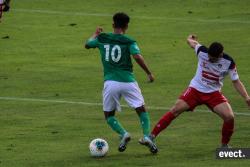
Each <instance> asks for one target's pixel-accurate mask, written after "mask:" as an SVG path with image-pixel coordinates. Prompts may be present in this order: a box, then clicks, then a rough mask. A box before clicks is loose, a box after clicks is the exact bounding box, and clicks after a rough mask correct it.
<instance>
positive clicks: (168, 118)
mask: <svg viewBox="0 0 250 167" xmlns="http://www.w3.org/2000/svg"><path fill="white" fill-rule="evenodd" d="M174 119H175V116H174V115H173V114H172V113H171V112H167V113H166V114H164V115H163V116H162V117H161V119H160V121H159V122H158V123H157V124H156V125H155V127H154V129H153V131H152V132H151V134H152V135H154V136H155V137H156V136H157V135H158V134H159V133H160V132H161V131H162V130H164V129H165V128H166V127H167V126H168V125H169V124H170V123H171V122H172V120H174Z"/></svg>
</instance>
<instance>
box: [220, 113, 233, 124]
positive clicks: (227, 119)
mask: <svg viewBox="0 0 250 167" xmlns="http://www.w3.org/2000/svg"><path fill="white" fill-rule="evenodd" d="M223 120H224V121H225V122H229V121H234V114H233V113H230V114H227V115H225V116H224V117H223Z"/></svg>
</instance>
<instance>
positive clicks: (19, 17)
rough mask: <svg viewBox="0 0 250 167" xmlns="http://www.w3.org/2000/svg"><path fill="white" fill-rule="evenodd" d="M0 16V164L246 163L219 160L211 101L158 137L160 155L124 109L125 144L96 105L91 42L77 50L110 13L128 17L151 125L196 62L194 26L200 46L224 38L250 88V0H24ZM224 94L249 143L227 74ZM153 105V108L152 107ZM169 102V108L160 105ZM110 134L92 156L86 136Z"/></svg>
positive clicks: (96, 63)
mask: <svg viewBox="0 0 250 167" xmlns="http://www.w3.org/2000/svg"><path fill="white" fill-rule="evenodd" d="M11 5H12V6H11V11H10V12H9V13H6V14H4V16H3V18H2V22H1V23H0V127H1V130H0V133H1V135H0V166H3V167H32V166H36V167H38V166H53V167H63V166H65V167H69V166H72V167H74V166H75V167H78V166H90V167H92V166H110V167H111V166H114V167H116V166H126V167H128V166H178V167H179V166H227V167H229V166H249V165H250V162H249V160H216V159H215V149H216V147H217V146H219V140H220V129H221V124H222V121H221V120H220V119H219V117H217V116H216V115H215V114H211V113H208V112H206V111H208V109H207V108H205V107H200V108H197V110H196V112H195V113H186V114H183V115H182V116H180V117H179V118H178V119H177V120H175V121H174V122H173V123H172V124H171V126H170V127H169V128H168V129H167V130H165V131H164V132H163V133H161V134H160V136H159V137H158V138H157V141H156V142H157V145H158V147H159V154H158V155H156V156H152V155H151V154H150V153H149V151H148V150H147V149H146V148H144V147H142V146H140V145H139V144H137V140H138V138H139V137H141V134H142V133H141V129H140V125H139V120H138V118H137V117H136V114H135V112H134V111H133V110H131V109H129V108H123V112H122V113H117V117H118V118H119V120H120V121H121V123H122V124H123V125H124V127H125V128H126V129H127V130H128V131H129V132H130V133H131V134H132V137H133V139H132V141H131V143H130V144H129V146H128V148H127V150H126V152H124V153H119V152H118V151H117V146H118V137H117V135H116V134H115V133H114V132H113V131H111V129H110V128H109V127H108V126H107V124H106V123H105V120H104V117H103V113H102V107H101V105H100V103H101V102H102V100H101V91H102V85H103V78H102V75H103V74H102V67H101V62H100V60H99V52H98V51H97V50H85V49H83V46H82V44H83V42H84V41H85V40H86V39H87V38H88V37H89V36H90V35H91V34H92V33H93V32H94V30H95V28H96V26H99V25H100V26H102V27H103V28H104V30H105V31H112V26H111V24H112V15H113V14H114V13H115V12H117V11H124V12H126V13H128V14H129V15H130V16H131V23H130V25H129V30H128V32H127V33H128V34H129V35H130V36H132V37H134V38H135V39H136V40H137V42H138V44H139V46H140V48H141V51H142V54H143V56H144V58H145V59H146V61H147V64H148V65H149V67H150V69H151V70H152V71H153V73H154V75H155V77H156V82H155V83H153V84H148V83H146V76H145V74H144V73H143V71H142V70H141V69H140V68H139V67H138V66H137V65H135V68H134V71H135V74H136V78H137V80H138V83H139V85H140V87H141V89H142V91H143V95H144V98H145V101H146V104H147V106H151V107H152V106H153V107H154V108H149V112H150V115H151V123H152V126H153V125H154V124H155V123H156V122H157V121H158V119H159V118H160V117H161V116H162V114H163V113H165V111H166V110H167V109H168V108H169V107H171V105H173V103H174V102H175V100H176V98H177V97H178V96H179V95H180V93H181V92H182V91H183V90H184V89H185V88H186V87H187V86H188V84H189V81H190V80H191V78H192V77H193V75H194V73H195V70H196V64H197V60H196V57H195V56H194V52H193V50H192V49H190V48H189V47H188V46H187V44H186V37H187V36H188V35H189V34H190V33H195V34H197V35H198V37H199V40H200V42H201V43H202V44H205V45H209V44H210V43H211V42H213V41H220V42H222V43H223V44H224V47H225V51H226V52H227V53H229V55H231V56H232V57H233V58H234V59H235V61H236V64H237V65H238V66H237V67H238V72H239V75H240V78H241V80H242V81H243V83H244V84H245V86H246V88H247V89H248V91H249V92H250V86H249V83H250V75H249V73H250V68H249V61H250V58H249V56H248V55H249V46H250V37H249V35H248V34H249V33H250V9H249V6H250V2H249V1H248V0H239V1H234V0H219V1H208V0H202V1H201V0H187V1H181V0H176V1H170V0H166V1H149V0H144V1H143V0H138V1H135V0H127V1H122V0H110V1H100V0H91V1H85V0H75V1H66V0H53V1H49V0H43V1H41V0H32V1H31V0H21V1H13V2H12V4H11ZM224 84H225V86H224V88H223V92H224V94H225V95H226V96H227V97H228V99H229V100H230V102H231V104H232V107H233V109H234V111H235V112H236V113H238V114H237V115H236V132H235V133H234V135H233V137H232V141H231V145H232V146H234V147H246V148H247V147H248V148H249V147H250V135H249V128H250V125H249V118H250V115H249V110H248V109H247V107H246V105H245V104H244V101H243V100H242V98H241V97H240V95H238V94H237V93H236V91H235V90H234V89H233V88H232V85H231V83H230V81H229V79H226V80H225V83H224ZM157 107H158V109H156V108H157ZM162 108H165V109H162ZM96 137H102V138H104V139H106V140H107V141H108V143H109V145H110V150H109V153H108V155H107V157H105V158H101V159H96V158H91V157H90V155H89V151H88V144H89V142H90V141H91V140H92V139H93V138H96Z"/></svg>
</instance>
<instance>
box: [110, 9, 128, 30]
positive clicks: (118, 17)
mask: <svg viewBox="0 0 250 167" xmlns="http://www.w3.org/2000/svg"><path fill="white" fill-rule="evenodd" d="M113 21H114V27H115V28H126V27H127V26H128V23H129V16H128V15H127V14H126V13H123V12H119V13H116V14H114V16H113Z"/></svg>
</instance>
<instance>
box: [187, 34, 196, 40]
mask: <svg viewBox="0 0 250 167" xmlns="http://www.w3.org/2000/svg"><path fill="white" fill-rule="evenodd" d="M188 39H192V40H195V41H197V40H198V37H197V35H195V34H190V35H189V36H188Z"/></svg>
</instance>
